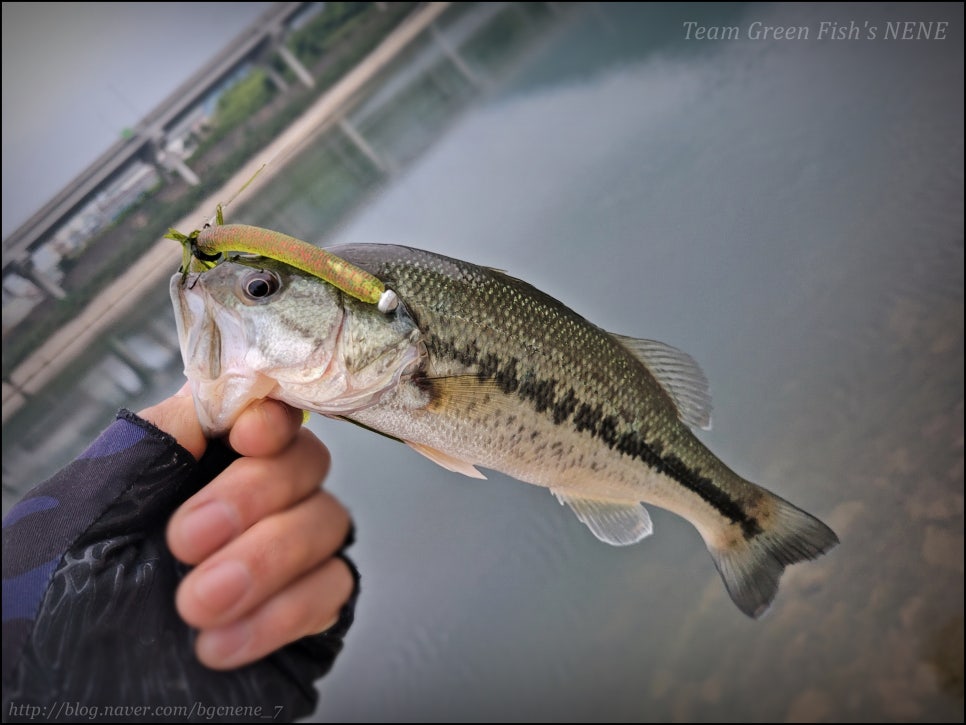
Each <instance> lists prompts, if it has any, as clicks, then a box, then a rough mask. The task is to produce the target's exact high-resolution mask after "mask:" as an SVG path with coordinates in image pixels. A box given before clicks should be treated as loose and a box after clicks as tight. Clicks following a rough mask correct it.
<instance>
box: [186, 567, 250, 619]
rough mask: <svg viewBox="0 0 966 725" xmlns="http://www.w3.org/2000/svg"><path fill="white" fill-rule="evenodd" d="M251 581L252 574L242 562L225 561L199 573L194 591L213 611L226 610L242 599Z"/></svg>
mask: <svg viewBox="0 0 966 725" xmlns="http://www.w3.org/2000/svg"><path fill="white" fill-rule="evenodd" d="M251 583H252V577H251V574H249V572H248V569H247V568H246V567H245V566H244V565H242V563H241V562H239V561H223V562H221V563H220V564H216V565H215V566H213V567H212V568H211V569H207V570H205V571H202V572H200V573H199V576H198V579H197V580H196V581H195V584H194V593H195V596H196V597H197V598H198V600H199V601H200V602H201V603H202V604H203V605H204V606H205V607H207V608H208V609H209V610H211V611H212V612H225V611H228V610H229V609H230V608H231V607H232V606H234V605H235V604H237V603H238V602H239V601H240V600H241V598H242V597H243V596H244V595H245V592H247V591H248V589H249V587H250V586H251Z"/></svg>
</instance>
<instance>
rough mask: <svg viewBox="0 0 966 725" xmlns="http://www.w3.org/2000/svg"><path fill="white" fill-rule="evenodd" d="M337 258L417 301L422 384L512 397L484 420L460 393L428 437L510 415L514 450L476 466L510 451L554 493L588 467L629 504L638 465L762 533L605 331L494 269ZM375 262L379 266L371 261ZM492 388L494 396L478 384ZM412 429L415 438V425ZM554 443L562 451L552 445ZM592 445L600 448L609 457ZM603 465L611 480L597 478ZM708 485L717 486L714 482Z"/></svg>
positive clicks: (457, 433)
mask: <svg viewBox="0 0 966 725" xmlns="http://www.w3.org/2000/svg"><path fill="white" fill-rule="evenodd" d="M338 253H339V254H340V255H341V256H343V257H345V258H346V259H347V260H348V261H350V262H352V263H353V264H357V265H358V266H360V267H362V268H363V269H366V270H367V271H369V272H371V273H373V274H375V275H376V276H377V277H380V278H381V279H383V280H384V281H385V282H386V283H387V285H388V286H389V287H391V288H392V289H394V290H395V291H396V292H397V293H398V294H400V296H401V297H402V298H403V299H405V300H411V301H412V302H413V304H412V305H411V307H410V309H411V310H414V311H418V312H414V315H415V316H416V317H417V323H418V324H419V326H420V328H421V329H424V330H428V331H432V332H430V333H429V335H428V341H427V349H428V352H429V361H428V364H427V371H426V373H427V377H428V378H430V379H433V378H437V377H441V378H447V377H449V376H468V378H469V379H468V380H464V381H461V383H460V385H461V386H471V385H472V378H473V377H474V376H475V377H476V378H477V379H478V380H479V382H480V384H481V391H480V397H483V396H484V395H488V396H495V395H503V396H505V397H506V398H508V400H507V401H501V402H500V403H499V404H495V403H491V405H490V406H489V407H486V406H484V408H485V410H486V414H485V417H480V416H479V415H478V414H474V412H473V411H467V410H466V408H467V406H468V405H472V404H474V403H476V402H477V401H476V400H473V401H472V402H470V401H467V400H466V397H465V396H464V398H463V399H462V400H461V399H459V398H457V400H455V401H449V402H448V403H447V405H445V406H442V405H440V406H436V407H435V408H434V411H435V416H436V417H443V416H445V417H449V418H452V419H453V420H452V421H451V422H450V423H449V424H448V425H447V424H443V423H442V422H440V423H438V424H437V426H438V427H436V428H435V429H434V431H433V432H435V433H437V434H438V435H439V437H440V438H445V439H446V441H445V442H446V443H448V444H451V445H457V446H465V444H468V443H469V444H472V443H473V441H472V440H469V439H467V438H466V437H464V436H462V435H461V431H462V430H464V429H465V428H466V427H467V426H465V421H466V420H467V417H468V416H472V417H473V422H474V424H475V425H474V429H475V430H479V429H480V428H479V426H482V427H484V429H487V430H494V429H495V430H500V429H502V428H503V427H504V424H505V423H506V422H507V421H506V414H505V411H508V410H513V411H514V413H512V414H511V415H514V416H515V418H514V422H515V423H516V425H517V430H516V431H515V433H516V434H515V435H514V436H512V437H510V438H509V439H507V440H506V441H505V442H506V443H508V444H511V446H510V447H509V448H502V449H498V450H500V453H499V455H494V452H493V451H494V448H495V447H494V446H490V445H480V446H477V447H476V450H474V451H473V453H474V454H475V455H474V456H473V457H474V458H475V459H476V460H475V461H474V462H477V463H479V464H480V465H483V466H484V467H489V468H498V469H499V468H501V466H500V462H501V459H503V458H504V457H505V455H506V451H507V450H509V451H511V452H512V454H513V458H515V459H517V461H516V465H515V467H514V469H513V470H512V471H506V472H507V473H509V474H510V475H513V476H516V477H519V478H525V480H528V481H530V482H531V483H537V484H539V485H545V486H548V487H551V488H554V489H557V490H564V489H569V488H574V489H576V490H579V488H580V486H581V485H582V484H587V483H590V482H589V481H588V480H587V479H588V475H587V472H588V471H589V472H590V473H591V474H595V475H593V476H592V477H591V478H593V481H592V483H593V484H594V485H596V487H597V488H596V489H595V493H596V494H597V495H598V496H601V495H606V494H607V493H610V495H611V497H613V498H615V499H616V500H624V501H626V500H628V497H629V496H630V497H631V498H632V499H633V500H641V499H634V497H635V496H637V495H639V494H640V488H641V472H640V467H639V464H643V465H645V466H647V467H648V468H650V469H651V470H652V471H654V472H655V473H657V474H662V475H666V476H669V477H671V478H672V479H674V480H675V481H676V482H677V483H678V484H680V485H682V486H684V487H685V488H687V489H689V490H690V491H691V492H693V493H694V494H695V495H696V496H697V497H698V498H700V499H701V500H702V501H703V502H705V503H706V504H707V505H709V506H710V507H712V508H714V509H715V511H716V513H717V514H718V515H723V516H727V517H728V518H729V519H731V520H732V521H734V522H735V523H738V524H739V525H740V526H742V527H743V529H745V530H746V531H747V532H748V533H749V534H753V533H755V532H756V531H758V530H759V527H758V525H757V522H756V521H755V520H754V518H753V516H750V515H748V514H747V513H746V508H745V507H751V508H753V506H754V504H756V503H757V501H758V500H759V498H760V496H759V495H758V493H757V491H754V490H750V491H749V490H745V489H744V487H743V486H739V487H732V488H737V489H738V490H731V491H729V490H728V486H729V484H730V483H731V482H732V480H733V479H734V478H736V477H735V474H733V473H732V472H731V471H730V470H728V469H727V468H726V467H725V466H724V465H723V464H722V463H721V462H720V461H719V460H718V459H717V458H716V457H714V456H713V454H711V453H710V452H709V451H708V450H707V449H706V448H705V447H704V446H703V445H702V444H701V443H700V442H698V440H697V438H695V437H694V435H693V434H692V433H691V431H690V430H689V429H688V428H687V427H686V426H684V425H682V424H681V422H680V421H679V420H678V417H677V412H676V409H675V407H674V404H673V402H672V400H671V399H670V397H669V396H668V394H667V393H666V392H665V391H664V390H663V389H662V388H661V386H660V385H658V383H657V382H656V381H655V380H654V378H653V377H652V376H651V375H649V374H647V373H646V370H645V371H642V370H641V368H642V364H641V362H640V361H639V360H637V359H636V358H634V356H633V355H632V354H631V353H630V352H629V351H628V350H627V349H626V348H624V347H623V346H622V345H620V344H619V343H618V342H617V341H616V340H615V339H614V338H613V337H612V336H611V335H609V334H608V333H606V332H605V331H604V330H602V329H601V328H599V327H597V326H596V325H593V324H592V323H590V322H588V321H587V320H586V319H584V318H583V317H581V316H580V315H578V314H576V313H575V312H573V311H572V310H570V309H569V308H567V307H565V306H564V305H562V304H561V303H560V302H558V301H556V300H554V299H553V298H551V297H549V296H547V295H546V294H544V293H542V292H540V291H539V290H537V289H535V288H534V287H532V286H530V285H529V284H527V283H525V282H522V281H520V280H516V279H514V278H512V277H508V276H506V275H504V274H502V273H500V272H497V271H494V270H488V269H486V268H482V267H477V266H475V265H470V264H467V263H463V262H459V261H456V260H446V261H445V262H443V261H440V260H438V259H437V258H436V257H435V255H432V256H430V255H427V254H425V253H421V252H419V251H416V250H409V249H406V248H399V247H381V246H380V245H371V246H369V245H366V246H360V247H341V248H339V249H338ZM374 254H375V255H376V256H379V257H381V259H380V261H378V262H375V261H374V260H372V259H371V257H372V256H373V255H374ZM457 299H459V300H460V302H459V308H458V309H455V308H454V305H453V301H454V300H457ZM489 380H494V381H495V382H496V387H497V388H498V391H497V390H494V389H493V386H486V387H482V384H483V383H484V382H486V381H489ZM444 387H445V386H444ZM528 413H529V415H527V414H528ZM534 413H535V415H534ZM378 415H379V413H378V412H377V411H371V412H368V411H367V412H364V413H363V414H362V418H363V419H364V420H365V421H368V422H374V421H375V420H376V416H378ZM524 420H525V421H526V425H525V424H524ZM430 425H432V423H431V424H430ZM408 428H409V430H408V433H409V435H410V436H411V435H412V430H411V428H412V426H411V423H409V425H408ZM444 431H445V432H444ZM533 432H536V433H537V434H538V437H537V438H536V439H533V438H532V437H531V434H532V433H533ZM430 436H432V433H430ZM568 438H570V439H571V440H567V439H568ZM548 441H552V442H550V443H548ZM426 442H427V444H432V443H439V444H443V443H444V441H443V440H432V439H430V440H427V441H426ZM553 443H561V445H559V446H557V447H556V448H555V447H554V446H553ZM599 443H603V444H605V445H606V447H607V451H606V452H604V451H603V450H602V449H601V448H600V445H599ZM670 451H675V453H670ZM581 461H583V463H582V462H581ZM628 463H630V464H631V465H628ZM585 464H586V465H585ZM609 469H613V470H612V473H613V474H614V480H613V481H608V480H605V479H604V476H603V475H602V474H603V472H605V471H607V470H609ZM715 480H718V481H721V483H720V484H718V485H715V484H713V483H712V481H715ZM681 497H682V494H677V493H672V494H671V495H667V494H665V496H664V498H667V499H668V500H666V501H665V502H664V507H666V508H671V509H672V510H673V508H674V500H675V499H678V498H681ZM653 502H654V503H656V504H659V505H660V504H661V502H660V501H653ZM690 503H691V502H688V504H690ZM742 504H744V506H743V505H742Z"/></svg>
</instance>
